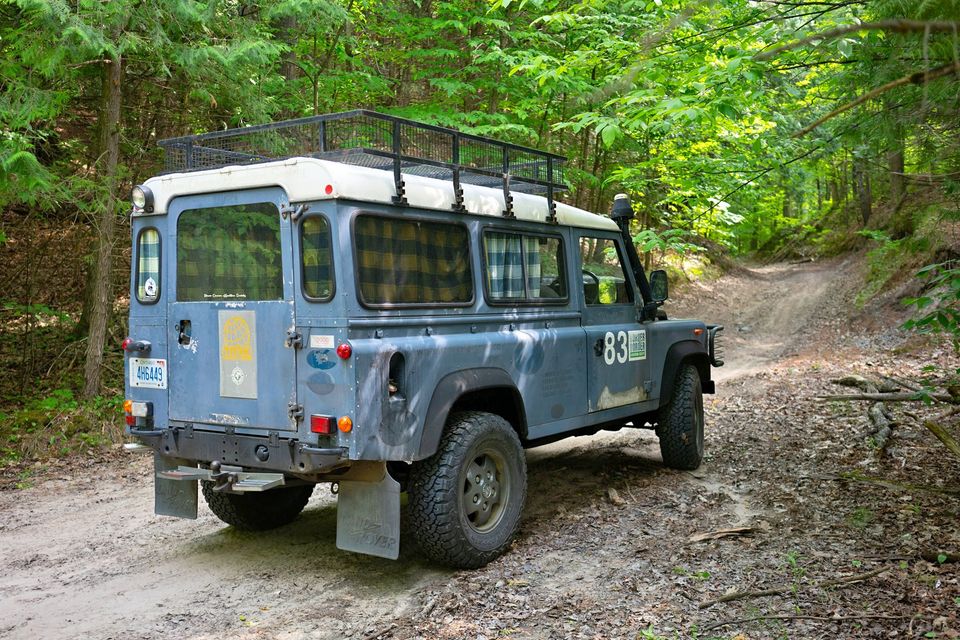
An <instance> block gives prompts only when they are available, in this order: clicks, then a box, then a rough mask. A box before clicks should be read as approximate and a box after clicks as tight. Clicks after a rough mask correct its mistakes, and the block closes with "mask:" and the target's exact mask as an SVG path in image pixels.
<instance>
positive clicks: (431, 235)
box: [354, 215, 473, 305]
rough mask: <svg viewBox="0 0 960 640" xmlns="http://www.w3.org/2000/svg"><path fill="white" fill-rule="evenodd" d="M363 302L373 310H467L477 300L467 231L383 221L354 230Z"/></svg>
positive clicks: (361, 223) (368, 219)
mask: <svg viewBox="0 0 960 640" xmlns="http://www.w3.org/2000/svg"><path fill="white" fill-rule="evenodd" d="M354 233H355V242H356V248H357V251H356V254H357V279H358V284H359V293H360V300H361V302H363V303H364V304H368V305H396V304H404V305H439V304H448V305H467V304H470V303H471V302H472V301H473V279H472V277H471V271H470V247H469V241H468V236H467V229H466V227H464V226H462V225H459V224H445V223H441V222H428V221H423V220H398V219H394V218H384V217H380V216H369V215H362V216H358V217H357V221H356V225H355V228H354Z"/></svg>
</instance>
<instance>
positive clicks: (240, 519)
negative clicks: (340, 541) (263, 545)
mask: <svg viewBox="0 0 960 640" xmlns="http://www.w3.org/2000/svg"><path fill="white" fill-rule="evenodd" d="M200 484H201V490H202V492H203V499H204V500H206V501H207V505H208V506H209V507H210V511H213V513H214V515H216V516H217V517H218V518H220V519H221V520H223V521H224V522H226V523H227V524H229V525H231V526H234V527H236V528H237V529H241V530H243V531H266V530H267V529H275V528H277V527H282V526H283V525H285V524H289V523H291V522H293V521H294V519H296V517H297V516H298V515H300V512H301V511H303V508H304V507H305V506H306V505H307V500H309V499H310V494H312V493H313V487H314V485H312V484H307V485H298V486H293V487H286V488H281V489H270V490H268V491H263V492H256V493H254V492H250V493H221V492H219V491H214V490H213V486H214V485H213V483H212V482H202V483H200Z"/></svg>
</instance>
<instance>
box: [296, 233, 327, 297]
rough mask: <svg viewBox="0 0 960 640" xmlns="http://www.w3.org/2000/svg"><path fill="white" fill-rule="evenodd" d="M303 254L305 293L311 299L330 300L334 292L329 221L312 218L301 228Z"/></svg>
mask: <svg viewBox="0 0 960 640" xmlns="http://www.w3.org/2000/svg"><path fill="white" fill-rule="evenodd" d="M300 229H301V234H302V243H301V247H302V253H303V291H304V293H305V294H306V295H307V296H309V297H311V298H328V297H329V296H330V293H331V292H332V291H333V282H332V275H333V274H332V273H331V268H330V265H331V264H332V263H331V258H330V229H329V227H328V226H327V221H326V219H324V218H320V217H311V218H307V219H306V220H304V221H303V224H302V225H301V227H300Z"/></svg>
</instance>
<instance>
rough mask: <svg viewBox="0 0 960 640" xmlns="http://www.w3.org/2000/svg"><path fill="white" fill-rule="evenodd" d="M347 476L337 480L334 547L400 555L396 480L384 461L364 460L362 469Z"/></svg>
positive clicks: (398, 491)
mask: <svg viewBox="0 0 960 640" xmlns="http://www.w3.org/2000/svg"><path fill="white" fill-rule="evenodd" d="M357 466H359V465H357ZM357 471H360V470H359V469H358V470H357ZM348 477H349V478H351V479H344V480H341V481H340V482H339V486H340V491H339V494H338V496H339V497H338V499H337V548H338V549H343V550H344V551H353V552H354V553H365V554H367V555H371V556H379V557H381V558H389V559H390V560H396V559H397V556H399V555H400V483H398V482H397V481H396V480H394V479H393V478H391V477H390V474H389V473H387V465H386V463H385V462H379V463H372V464H368V466H366V468H365V469H363V472H360V473H351V474H349V476H348Z"/></svg>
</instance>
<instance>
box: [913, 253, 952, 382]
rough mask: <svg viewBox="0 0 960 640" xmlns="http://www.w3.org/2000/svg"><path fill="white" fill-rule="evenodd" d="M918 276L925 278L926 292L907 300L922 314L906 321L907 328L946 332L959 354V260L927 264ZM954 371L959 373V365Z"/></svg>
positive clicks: (939, 332)
mask: <svg viewBox="0 0 960 640" xmlns="http://www.w3.org/2000/svg"><path fill="white" fill-rule="evenodd" d="M917 277H918V278H920V279H922V280H923V281H924V284H925V289H926V291H927V293H926V294H925V295H922V296H918V297H916V298H908V299H906V300H905V301H904V302H905V303H906V304H908V305H911V306H913V307H915V308H916V309H917V311H918V312H919V313H920V315H919V316H918V317H917V318H914V319H911V320H908V321H907V322H906V323H904V328H906V329H914V330H916V331H920V332H924V333H938V334H944V335H946V336H948V337H949V339H950V341H951V343H952V345H953V350H954V353H956V354H957V355H960V262H958V261H957V260H949V261H946V262H940V263H937V264H931V265H927V266H926V267H924V268H923V269H921V270H920V271H919V272H917ZM954 373H955V374H956V375H960V367H958V368H957V369H956V371H955V372H954Z"/></svg>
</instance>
